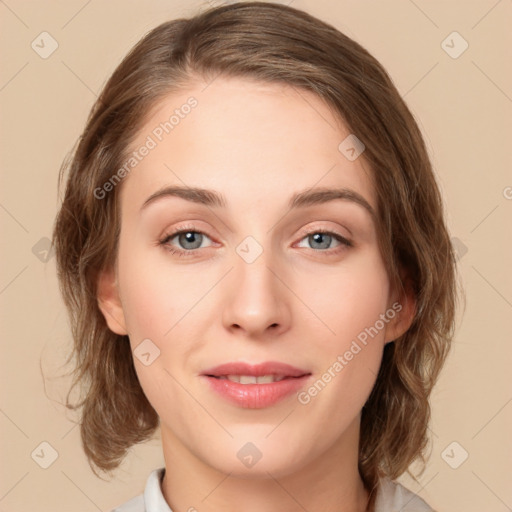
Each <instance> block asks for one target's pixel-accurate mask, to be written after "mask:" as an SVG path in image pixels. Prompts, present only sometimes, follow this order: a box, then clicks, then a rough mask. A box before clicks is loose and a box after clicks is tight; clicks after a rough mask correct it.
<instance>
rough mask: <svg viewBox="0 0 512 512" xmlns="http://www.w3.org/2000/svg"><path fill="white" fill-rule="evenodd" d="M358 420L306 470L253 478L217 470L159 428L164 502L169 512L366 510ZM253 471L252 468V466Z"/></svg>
mask: <svg viewBox="0 0 512 512" xmlns="http://www.w3.org/2000/svg"><path fill="white" fill-rule="evenodd" d="M358 437H359V422H358V421H356V422H354V424H353V425H351V426H350V427H349V429H348V430H347V431H345V432H344V435H343V438H342V439H341V438H340V439H339V440H338V442H337V443H336V444H335V445H334V446H331V447H329V449H328V450H327V451H326V452H325V453H322V454H320V455H319V456H318V457H317V458H316V459H313V460H311V461H310V462H309V463H307V464H306V465H305V466H303V467H301V468H298V469H297V470H294V471H292V472H287V473H286V474H284V475H281V474H280V475H276V474H275V473H276V472H275V471H274V473H273V471H272V469H271V468H268V470H264V468H261V467H260V468H259V469H260V472H259V474H258V476H257V477H254V478H248V477H247V476H245V477H244V476H237V475H236V474H234V473H233V472H232V473H227V474H226V473H225V472H222V471H219V470H217V469H215V468H214V467H212V466H211V465H208V464H206V463H205V462H204V461H202V460H201V459H199V458H198V457H196V456H195V455H194V454H193V453H191V451H190V450H188V449H187V448H186V447H185V446H184V445H183V444H182V443H181V442H180V441H179V440H178V439H177V438H176V437H175V436H174V435H173V434H172V433H171V432H169V431H168V430H166V429H165V427H164V426H163V425H162V444H163V448H164V458H165V465H166V471H165V476H164V479H163V482H162V491H163V495H164V498H165V500H166V501H167V503H168V504H169V506H170V507H171V509H172V510H173V512H194V511H197V512H220V511H222V512H235V511H236V512H238V511H239V510H240V508H241V507H242V508H243V510H244V512H261V510H265V511H266V512H278V511H279V512H281V511H282V510H287V511H289V512H304V510H307V511H308V512H320V511H322V512H365V511H366V510H367V502H368V493H367V491H366V489H365V488H364V485H363V481H362V479H361V477H360V475H359V471H358V464H357V462H358V450H357V447H358ZM255 467H256V466H255Z"/></svg>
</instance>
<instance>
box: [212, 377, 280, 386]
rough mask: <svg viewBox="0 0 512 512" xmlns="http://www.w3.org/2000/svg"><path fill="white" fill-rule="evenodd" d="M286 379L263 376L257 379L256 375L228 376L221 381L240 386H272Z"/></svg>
mask: <svg viewBox="0 0 512 512" xmlns="http://www.w3.org/2000/svg"><path fill="white" fill-rule="evenodd" d="M285 378H286V377H284V376H283V375H261V376H260V377H255V376H254V375H226V376H223V377H221V379H228V380H230V381H231V382H238V383H240V384H271V383H272V382H279V381H280V380H283V379H285Z"/></svg>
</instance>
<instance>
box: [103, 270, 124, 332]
mask: <svg viewBox="0 0 512 512" xmlns="http://www.w3.org/2000/svg"><path fill="white" fill-rule="evenodd" d="M97 299H98V307H99V308H100V310H101V312H102V313H103V316H104V317H105V321H106V322H107V325H108V327H109V329H110V330H111V331H112V332H114V333H116V334H119V335H121V336H124V335H126V334H128V331H127V330H126V323H125V318H124V312H123V307H122V304H121V299H120V297H119V288H118V284H117V278H116V274H115V270H114V269H113V268H112V269H110V270H102V271H101V272H100V275H99V277H98V296H97Z"/></svg>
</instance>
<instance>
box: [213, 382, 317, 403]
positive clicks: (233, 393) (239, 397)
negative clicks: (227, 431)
mask: <svg viewBox="0 0 512 512" xmlns="http://www.w3.org/2000/svg"><path fill="white" fill-rule="evenodd" d="M310 376H311V375H304V376H302V377H290V378H286V379H283V380H280V381H279V382H270V383H266V384H240V383H239V382H233V381H230V380H228V379H218V378H215V377H208V376H206V375H203V377H204V378H205V379H207V380H208V382H209V384H210V386H211V388H212V389H213V390H214V391H216V392H217V393H219V394H220V395H221V396H223V397H224V398H225V399H227V400H228V401H230V402H232V403H234V404H236V405H238V406H239V407H245V408H247V409H263V408H264V407H270V406H271V405H274V404H276V403H277V402H279V401H280V400H283V399H284V398H286V397H287V396H289V395H291V394H293V393H296V392H297V391H299V390H300V389H301V388H302V387H304V385H305V382H306V381H307V379H308V378H309V377H310Z"/></svg>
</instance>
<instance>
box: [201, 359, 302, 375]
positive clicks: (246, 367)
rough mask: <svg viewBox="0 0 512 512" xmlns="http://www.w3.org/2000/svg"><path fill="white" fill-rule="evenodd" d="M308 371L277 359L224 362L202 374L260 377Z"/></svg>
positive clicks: (297, 373) (298, 373)
mask: <svg viewBox="0 0 512 512" xmlns="http://www.w3.org/2000/svg"><path fill="white" fill-rule="evenodd" d="M309 374H310V372H307V371H306V370H301V369H300V368H296V367H295V366H291V365H289V364H286V363H280V362H277V361H267V362H264V363H260V364H254V365H253V364H248V363H241V362H231V363H224V364H221V365H219V366H215V367H213V368H210V369H208V370H205V371H204V372H203V373H202V375H211V376H214V377H222V376H225V375H253V376H254V377H261V376H263V375H280V376H284V377H302V376H303V375H309Z"/></svg>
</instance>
